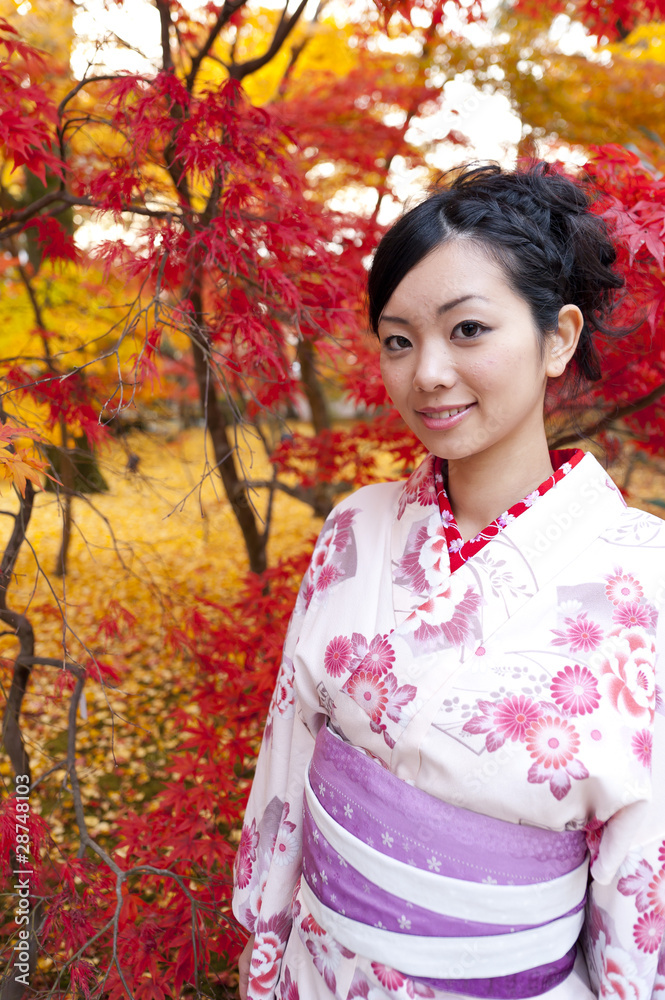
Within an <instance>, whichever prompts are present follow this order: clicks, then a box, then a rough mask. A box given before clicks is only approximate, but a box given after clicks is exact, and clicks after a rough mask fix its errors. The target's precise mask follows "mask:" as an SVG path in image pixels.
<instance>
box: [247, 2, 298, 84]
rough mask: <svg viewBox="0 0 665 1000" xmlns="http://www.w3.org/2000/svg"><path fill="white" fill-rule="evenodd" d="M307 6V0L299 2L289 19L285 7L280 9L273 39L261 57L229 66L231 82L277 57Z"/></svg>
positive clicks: (253, 71) (254, 71)
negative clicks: (280, 12) (280, 13)
mask: <svg viewBox="0 0 665 1000" xmlns="http://www.w3.org/2000/svg"><path fill="white" fill-rule="evenodd" d="M306 6H307V0H300V3H299V4H298V6H297V7H296V9H295V10H294V12H293V14H292V15H291V17H289V18H287V16H286V5H285V6H284V7H283V8H282V15H281V17H280V19H279V24H278V25H277V28H276V30H275V34H274V35H273V39H272V41H271V43H270V45H269V46H268V48H267V49H266V51H265V52H264V53H263V55H262V56H257V57H256V58H255V59H248V60H247V61H246V62H244V63H231V65H230V66H229V76H230V77H231V79H232V80H244V79H245V77H246V76H249V74H250V73H256V71H257V70H259V69H261V67H262V66H265V65H266V63H269V62H270V60H271V59H274V57H275V56H276V55H277V53H278V52H279V50H280V49H281V47H282V45H283V44H284V42H285V41H286V39H287V38H288V37H289V35H290V34H291V32H292V31H293V29H294V28H295V26H296V24H297V23H298V21H299V20H300V15H301V14H302V12H303V11H304V9H305V7H306Z"/></svg>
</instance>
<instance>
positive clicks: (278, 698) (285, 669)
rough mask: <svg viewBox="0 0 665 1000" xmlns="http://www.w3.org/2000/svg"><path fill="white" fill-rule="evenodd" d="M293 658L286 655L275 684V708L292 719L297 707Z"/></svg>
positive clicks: (286, 717) (285, 716)
mask: <svg viewBox="0 0 665 1000" xmlns="http://www.w3.org/2000/svg"><path fill="white" fill-rule="evenodd" d="M293 675H294V670H293V660H290V659H289V657H288V656H285V657H284V660H283V661H282V667H281V670H280V672H279V675H278V678H277V684H276V685H275V693H274V699H275V710H276V711H277V712H279V714H280V715H281V716H283V717H284V718H285V719H290V718H291V716H292V715H293V712H294V709H295V703H296V701H295V691H294V688H293Z"/></svg>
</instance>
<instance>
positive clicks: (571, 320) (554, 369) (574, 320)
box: [546, 302, 584, 378]
mask: <svg viewBox="0 0 665 1000" xmlns="http://www.w3.org/2000/svg"><path fill="white" fill-rule="evenodd" d="M583 326H584V317H583V316H582V313H581V312H580V310H579V309H578V307H577V306H575V305H573V304H572V302H569V303H568V305H565V306H562V307H561V309H560V310H559V323H558V326H557V328H556V330H555V331H554V333H553V334H552V335H551V336H550V337H549V338H548V344H547V352H548V353H547V367H546V371H547V375H548V377H549V378H558V377H559V375H563V373H564V372H565V370H566V367H567V365H568V362H569V361H570V359H571V358H572V356H573V354H574V353H575V350H576V348H577V343H578V341H579V339H580V334H581V333H582V328H583Z"/></svg>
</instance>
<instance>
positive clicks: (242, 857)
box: [233, 851, 254, 889]
mask: <svg viewBox="0 0 665 1000" xmlns="http://www.w3.org/2000/svg"><path fill="white" fill-rule="evenodd" d="M253 869H254V865H253V864H252V862H251V860H250V859H249V858H248V856H247V855H246V854H241V853H240V851H238V853H237V854H236V857H235V862H234V865H233V874H234V878H235V882H236V885H237V886H238V888H239V889H246V888H247V886H248V885H249V883H250V882H251V881H252V871H253Z"/></svg>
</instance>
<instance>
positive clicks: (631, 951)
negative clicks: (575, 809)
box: [584, 648, 665, 1000]
mask: <svg viewBox="0 0 665 1000" xmlns="http://www.w3.org/2000/svg"><path fill="white" fill-rule="evenodd" d="M662 653H663V650H662V648H661V659H660V667H661V670H662V667H663V666H664V665H665V664H663V659H662ZM662 711H663V709H662V705H661V706H660V707H659V709H657V711H656V714H655V716H654V719H653V723H652V725H651V726H650V727H649V728H647V729H644V730H641V731H639V732H638V731H636V732H635V734H634V735H633V737H632V741H631V742H632V752H633V753H634V754H636V756H638V757H639V756H640V755H641V756H642V763H643V765H644V767H645V771H646V772H647V773H648V770H649V763H651V781H650V785H651V792H650V796H649V798H648V799H647V800H642V801H633V802H632V803H630V804H629V805H627V806H625V807H624V808H622V809H620V810H619V811H618V812H617V813H615V814H614V815H613V816H612V817H611V818H610V820H609V821H608V822H607V824H606V825H605V827H604V829H603V830H602V835H601V837H600V843H599V851H598V855H597V857H596V858H595V860H594V862H593V864H592V866H591V875H592V881H591V883H590V886H589V893H588V902H587V915H586V926H585V932H584V953H585V958H586V963H587V969H588V972H589V979H590V982H591V987H592V990H593V991H594V993H595V994H596V996H598V997H599V998H605V997H614V996H616V997H625V998H626V1000H661V998H662V1000H665V944H664V940H663V939H664V934H665V794H664V790H665V717H664V716H663V714H661V713H662ZM650 758H651V760H650ZM626 791H627V796H630V795H631V794H632V791H633V790H631V789H626Z"/></svg>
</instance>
